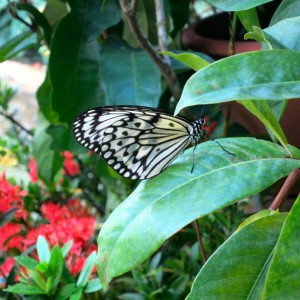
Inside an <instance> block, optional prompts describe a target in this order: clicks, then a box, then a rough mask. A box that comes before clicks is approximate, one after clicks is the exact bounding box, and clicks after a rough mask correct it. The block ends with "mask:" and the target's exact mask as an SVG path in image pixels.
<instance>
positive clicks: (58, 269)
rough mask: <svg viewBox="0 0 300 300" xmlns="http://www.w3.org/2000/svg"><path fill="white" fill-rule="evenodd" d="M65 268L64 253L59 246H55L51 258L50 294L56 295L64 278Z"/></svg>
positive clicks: (49, 274)
mask: <svg viewBox="0 0 300 300" xmlns="http://www.w3.org/2000/svg"><path fill="white" fill-rule="evenodd" d="M63 268H64V258H63V255H62V251H61V249H60V248H59V246H58V245H55V246H54V247H53V249H52V251H51V257H50V261H49V273H48V276H49V279H50V289H49V293H50V294H52V293H53V294H54V293H55V291H56V289H57V287H58V285H59V283H60V281H61V277H62V273H63Z"/></svg>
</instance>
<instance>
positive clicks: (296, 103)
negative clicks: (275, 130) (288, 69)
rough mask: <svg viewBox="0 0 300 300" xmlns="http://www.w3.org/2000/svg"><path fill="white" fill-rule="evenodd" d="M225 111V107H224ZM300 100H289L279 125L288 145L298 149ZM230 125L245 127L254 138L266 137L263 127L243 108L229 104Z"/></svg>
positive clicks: (299, 145) (299, 141)
mask: <svg viewBox="0 0 300 300" xmlns="http://www.w3.org/2000/svg"><path fill="white" fill-rule="evenodd" d="M225 110H226V107H225ZM299 113H300V99H294V100H290V101H289V102H288V104H287V106H286V109H285V112H284V114H283V116H282V118H281V120H280V125H281V127H282V129H283V132H284V134H285V136H286V138H287V140H288V143H289V144H291V145H293V146H296V147H298V148H300V134H299V129H300V117H299ZM230 122H231V123H238V124H240V125H242V126H243V127H245V128H246V129H247V130H248V131H249V132H250V134H251V135H253V136H256V137H261V136H268V135H269V134H268V132H267V130H266V128H265V126H264V125H263V124H262V123H261V122H260V121H259V120H258V119H257V118H256V117H255V116H254V115H252V114H251V113H249V112H248V110H247V109H246V108H244V106H242V105H240V104H238V103H236V102H232V103H231V117H230Z"/></svg>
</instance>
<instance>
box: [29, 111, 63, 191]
mask: <svg viewBox="0 0 300 300" xmlns="http://www.w3.org/2000/svg"><path fill="white" fill-rule="evenodd" d="M48 126H49V123H48V122H47V120H46V119H45V118H44V117H43V115H41V114H40V116H39V120H38V126H37V128H36V131H35V133H34V137H33V156H34V158H35V160H36V163H37V169H38V173H39V177H40V178H41V179H42V180H43V181H44V182H45V184H46V185H48V186H52V187H53V186H55V184H56V182H55V180H54V178H55V176H56V175H57V173H58V171H60V170H61V168H62V164H63V157H62V155H60V153H59V152H55V151H53V150H52V149H51V144H52V142H53V139H52V137H51V136H50V135H49V134H47V132H46V129H47V128H48Z"/></svg>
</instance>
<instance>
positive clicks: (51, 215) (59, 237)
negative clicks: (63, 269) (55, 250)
mask: <svg viewBox="0 0 300 300" xmlns="http://www.w3.org/2000/svg"><path fill="white" fill-rule="evenodd" d="M41 211H42V215H43V216H44V217H45V218H46V219H47V220H48V221H49V224H43V225H41V226H40V227H38V228H34V229H31V230H29V232H28V234H27V236H26V239H25V240H24V250H26V249H27V247H29V246H31V245H33V244H35V243H36V241H37V238H38V236H39V235H42V236H43V237H45V238H46V240H47V241H48V243H49V245H50V246H51V247H53V246H54V245H56V244H57V245H59V246H62V245H64V244H66V243H67V242H69V241H70V240H72V241H73V244H72V247H71V249H70V252H69V256H68V259H67V260H68V262H69V264H70V268H71V267H72V268H75V269H74V271H72V272H73V274H77V273H76V272H77V271H78V269H79V270H80V266H82V265H81V263H82V261H83V259H82V257H84V258H85V257H86V256H87V255H88V254H89V252H88V251H90V252H92V251H93V250H95V249H96V245H94V244H91V245H89V241H90V239H91V238H92V237H93V234H94V230H95V223H96V221H95V219H94V217H92V216H90V215H89V214H88V210H87V209H86V208H85V207H83V206H82V204H81V202H80V201H79V200H78V199H72V200H70V201H69V203H68V204H66V205H60V204H54V203H45V204H43V205H42V207H41ZM78 259H79V261H78V262H77V260H78ZM71 261H72V263H71ZM72 270H73V269H72ZM75 270H76V271H75Z"/></svg>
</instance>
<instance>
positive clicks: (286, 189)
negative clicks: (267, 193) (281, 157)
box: [270, 169, 300, 210]
mask: <svg viewBox="0 0 300 300" xmlns="http://www.w3.org/2000/svg"><path fill="white" fill-rule="evenodd" d="M299 179H300V169H296V170H294V171H293V172H292V173H291V174H290V175H289V176H288V178H287V179H286V181H285V182H284V184H283V186H282V187H281V189H280V191H279V193H278V194H277V196H276V197H275V199H274V201H273V202H272V204H271V206H270V209H272V210H276V209H278V208H280V207H281V205H282V204H283V202H284V201H285V199H286V198H287V196H288V195H289V193H290V191H291V190H292V188H293V187H294V186H295V185H296V183H297V182H298V181H299Z"/></svg>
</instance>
